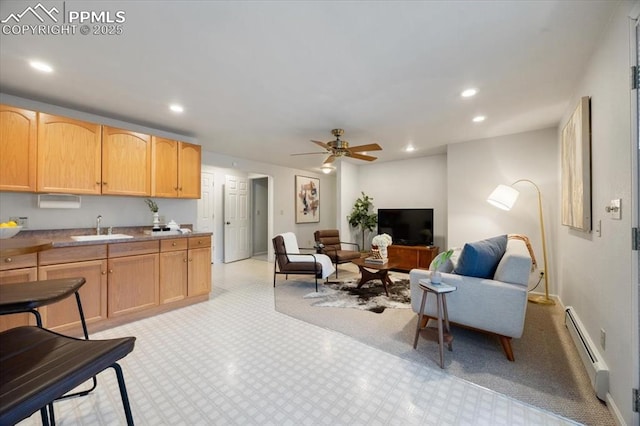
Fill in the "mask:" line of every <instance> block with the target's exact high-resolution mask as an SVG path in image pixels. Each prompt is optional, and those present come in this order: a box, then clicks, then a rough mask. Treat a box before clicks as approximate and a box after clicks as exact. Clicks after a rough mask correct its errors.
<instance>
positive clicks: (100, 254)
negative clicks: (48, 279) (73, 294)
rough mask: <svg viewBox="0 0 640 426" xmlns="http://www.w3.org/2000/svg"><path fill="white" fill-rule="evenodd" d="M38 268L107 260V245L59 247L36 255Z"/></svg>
mask: <svg viewBox="0 0 640 426" xmlns="http://www.w3.org/2000/svg"><path fill="white" fill-rule="evenodd" d="M38 256H39V262H38V264H39V266H46V265H55V264H58V263H70V262H82V261H87V260H97V259H106V258H107V245H106V244H96V245H90V246H77V247H59V248H53V249H51V250H46V251H41V252H40V253H38Z"/></svg>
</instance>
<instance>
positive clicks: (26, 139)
mask: <svg viewBox="0 0 640 426" xmlns="http://www.w3.org/2000/svg"><path fill="white" fill-rule="evenodd" d="M37 129H38V121H37V115H36V112H35V111H29V110H26V109H21V108H14V107H11V106H8V105H0V161H1V162H2V167H0V191H23V192H27V191H30V192H33V191H35V190H36V167H37V151H36V148H37V136H38V132H37Z"/></svg>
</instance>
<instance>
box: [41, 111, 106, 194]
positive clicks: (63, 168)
mask: <svg viewBox="0 0 640 426" xmlns="http://www.w3.org/2000/svg"><path fill="white" fill-rule="evenodd" d="M101 128H102V126H100V125H99V124H95V123H88V122H85V121H80V120H74V119H72V118H67V117H59V116H56V115H51V114H44V113H38V179H37V181H38V185H37V190H38V191H39V192H62V193H71V194H100V192H101V182H102V179H101V149H100V148H101V140H100V139H101V132H100V130H101Z"/></svg>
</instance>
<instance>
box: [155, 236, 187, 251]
mask: <svg viewBox="0 0 640 426" xmlns="http://www.w3.org/2000/svg"><path fill="white" fill-rule="evenodd" d="M188 245H189V244H188V241H187V239H186V238H171V239H168V240H160V251H161V252H165V251H177V250H186V249H187V248H188Z"/></svg>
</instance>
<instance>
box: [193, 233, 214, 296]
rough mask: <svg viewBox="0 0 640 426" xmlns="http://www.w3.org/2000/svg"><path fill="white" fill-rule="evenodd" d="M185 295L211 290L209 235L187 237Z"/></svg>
mask: <svg viewBox="0 0 640 426" xmlns="http://www.w3.org/2000/svg"><path fill="white" fill-rule="evenodd" d="M188 258H189V261H188V264H189V266H188V273H187V275H188V288H187V295H189V296H198V295H202V294H208V293H210V292H211V237H191V238H189V251H188Z"/></svg>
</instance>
